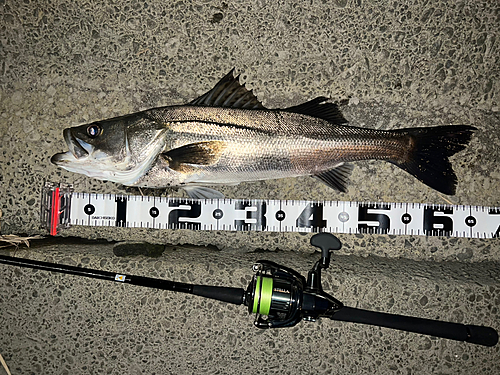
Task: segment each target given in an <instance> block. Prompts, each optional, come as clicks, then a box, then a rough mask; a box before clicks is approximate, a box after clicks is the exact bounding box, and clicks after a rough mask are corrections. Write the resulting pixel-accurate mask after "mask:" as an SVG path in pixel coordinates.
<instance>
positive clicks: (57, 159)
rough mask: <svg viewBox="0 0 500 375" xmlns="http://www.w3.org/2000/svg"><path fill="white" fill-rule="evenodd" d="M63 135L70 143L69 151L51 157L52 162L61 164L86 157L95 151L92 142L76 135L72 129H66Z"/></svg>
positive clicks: (68, 143)
mask: <svg viewBox="0 0 500 375" xmlns="http://www.w3.org/2000/svg"><path fill="white" fill-rule="evenodd" d="M63 136H64V140H65V141H66V144H67V145H68V148H69V151H67V152H60V153H58V154H55V155H54V156H52V158H51V159H50V161H51V163H52V164H55V165H59V164H62V163H65V162H71V161H76V160H79V159H86V158H87V157H88V156H89V155H90V153H91V152H92V151H93V148H94V147H93V146H92V145H91V144H89V143H87V142H84V141H82V140H81V139H79V138H77V137H75V136H74V135H73V134H72V132H71V129H64V131H63Z"/></svg>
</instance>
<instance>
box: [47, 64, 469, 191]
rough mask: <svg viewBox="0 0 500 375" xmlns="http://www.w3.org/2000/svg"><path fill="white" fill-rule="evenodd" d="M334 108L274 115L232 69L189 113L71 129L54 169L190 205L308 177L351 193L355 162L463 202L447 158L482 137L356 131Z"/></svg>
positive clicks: (308, 106) (311, 104)
mask: <svg viewBox="0 0 500 375" xmlns="http://www.w3.org/2000/svg"><path fill="white" fill-rule="evenodd" d="M327 100H328V99H327V98H325V97H318V98H316V99H313V100H311V101H308V102H306V103H303V104H300V105H297V106H293V107H289V108H285V109H268V108H265V107H264V106H263V105H262V104H261V102H260V101H259V100H258V99H257V98H256V97H255V95H254V94H253V93H252V91H249V90H247V89H246V88H245V86H244V85H242V84H240V82H239V76H236V77H235V75H234V69H233V70H231V71H230V72H229V74H227V75H226V76H225V77H224V78H222V80H221V81H219V83H217V85H216V86H215V87H214V88H213V89H212V90H210V91H208V92H207V93H205V94H204V95H202V96H200V97H199V98H197V99H195V100H193V101H192V102H190V103H189V104H187V105H176V106H167V107H161V108H153V109H149V110H146V111H142V112H137V113H133V114H130V115H126V116H121V117H116V118H112V119H108V120H103V121H97V122H93V123H91V124H87V125H81V126H76V127H72V128H67V129H64V131H63V135H64V139H65V140H66V143H67V145H68V148H69V151H67V152H64V153H58V154H55V155H54V156H52V158H51V161H52V163H53V164H55V165H57V166H60V167H62V168H64V169H66V170H68V171H71V172H75V173H81V174H84V175H86V176H89V177H93V178H97V179H100V180H108V181H113V182H117V183H120V184H123V185H126V186H137V187H148V188H165V187H181V188H183V189H184V190H185V191H186V193H187V194H188V195H189V196H190V197H191V198H221V197H223V195H222V194H221V193H220V192H218V191H217V190H214V189H213V185H215V186H217V185H235V184H239V183H240V182H244V181H258V180H267V179H276V178H284V177H297V176H304V175H311V176H314V177H316V178H318V179H319V180H321V181H322V182H324V183H325V184H327V185H328V186H330V187H332V188H334V189H336V190H339V191H341V192H345V191H346V189H347V183H348V178H349V175H350V173H351V171H352V164H350V163H349V162H353V161H358V160H385V161H388V162H390V163H392V164H395V165H396V166H398V167H400V168H402V169H403V170H405V171H407V172H408V173H410V174H411V175H413V176H414V177H416V178H417V179H418V180H420V181H421V182H423V183H424V184H426V185H428V186H430V187H431V188H433V189H436V190H438V191H440V192H442V193H444V194H449V195H452V194H454V193H455V188H456V184H457V177H456V175H455V173H454V171H453V168H452V166H451V163H450V161H449V159H448V158H449V157H450V156H452V155H454V154H455V153H457V152H458V151H460V150H463V149H464V148H465V147H466V145H467V144H468V143H469V141H470V138H471V136H472V133H473V131H474V130H475V128H474V127H472V126H467V125H455V126H436V127H424V128H406V129H399V130H377V129H366V128H360V127H353V126H348V125H346V124H347V120H346V119H345V118H344V116H343V115H342V113H341V112H340V109H339V107H338V105H337V104H335V103H331V102H328V101H327ZM208 186H212V188H209V187H208Z"/></svg>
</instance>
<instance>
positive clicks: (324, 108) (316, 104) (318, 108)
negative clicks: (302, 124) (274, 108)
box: [284, 96, 348, 125]
mask: <svg viewBox="0 0 500 375" xmlns="http://www.w3.org/2000/svg"><path fill="white" fill-rule="evenodd" d="M327 100H328V98H326V97H324V96H320V97H318V98H316V99H313V100H310V101H308V102H305V103H302V104H299V105H296V106H294V107H288V108H285V109H284V111H287V112H293V113H300V114H303V115H308V116H312V117H318V118H320V119H323V120H326V121H328V122H331V123H332V124H336V125H340V124H345V123H347V122H348V121H347V120H346V119H345V118H344V116H343V115H342V113H341V112H340V109H339V106H338V105H337V104H335V103H325V101H327Z"/></svg>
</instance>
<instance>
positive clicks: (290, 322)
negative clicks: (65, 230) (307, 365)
mask: <svg viewBox="0 0 500 375" xmlns="http://www.w3.org/2000/svg"><path fill="white" fill-rule="evenodd" d="M311 245H313V246H315V247H318V248H320V249H321V258H320V259H319V260H318V261H317V262H316V263H315V264H314V266H313V267H312V269H311V270H310V271H309V273H308V275H307V279H306V278H305V277H304V276H302V275H301V274H300V273H298V272H297V271H295V270H293V269H291V268H288V267H285V266H281V265H279V264H277V263H274V262H271V261H267V260H261V261H258V262H257V263H255V264H254V265H253V271H254V272H255V275H254V276H253V278H252V281H251V282H250V284H249V285H248V287H247V289H246V290H245V289H243V288H232V287H221V286H208V285H196V284H188V283H181V282H175V281H170V280H163V279H156V278H151V277H144V276H135V275H125V274H119V273H115V272H109V271H101V270H95V269H88V268H82V267H75V266H68V265H62V264H55V263H49V262H42V261H36V260H30V259H22V258H16V257H10V256H5V255H0V263H3V264H7V265H13V266H20V267H28V268H33V269H38V270H44V271H53V272H59V273H64V274H70V275H76V276H85V277H90V278H94V279H101V280H108V281H115V282H121V283H126V284H132V285H138V286H143V287H148V288H156V289H163V290H170V291H174V292H180V293H189V294H193V295H197V296H201V297H205V298H211V299H215V300H219V301H223V302H227V303H232V304H235V305H246V306H247V307H248V311H249V313H250V314H252V313H253V314H255V322H254V324H255V326H256V327H258V328H281V327H292V326H294V325H296V324H298V323H299V322H300V321H301V320H305V321H312V322H313V321H316V320H317V319H319V318H329V319H332V320H339V321H344V322H353V323H362V324H369V325H374V326H379V327H386V328H392V329H397V330H401V331H407V332H414V333H420V334H424V335H431V336H435V337H440V338H445V339H451V340H457V341H465V342H469V343H472V344H477V345H484V346H495V345H496V344H497V342H498V333H497V331H496V330H495V329H493V328H491V327H485V326H477V325H464V324H459V323H451V322H443V321H438V320H431V319H423V318H417V317H411V316H405V315H396V314H388V313H383V312H376V311H369V310H363V309H358V308H354V307H348V306H344V305H343V304H342V302H340V301H339V300H337V299H335V298H334V297H333V296H331V295H329V294H327V293H326V292H324V291H323V288H322V286H321V270H322V269H327V268H328V267H329V265H330V255H331V254H330V250H338V249H340V248H341V246H342V245H341V242H340V240H339V239H338V238H337V237H335V236H333V235H332V234H329V233H318V234H315V235H314V236H312V237H311Z"/></svg>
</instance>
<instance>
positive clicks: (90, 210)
mask: <svg viewBox="0 0 500 375" xmlns="http://www.w3.org/2000/svg"><path fill="white" fill-rule="evenodd" d="M42 222H43V223H45V225H46V226H47V228H48V229H49V230H50V233H51V234H52V235H55V234H57V230H58V228H61V227H65V226H71V225H83V226H93V227H97V226H110V227H127V228H154V229H192V230H219V231H220V230H222V231H266V232H330V233H351V234H355V233H378V234H391V235H425V236H450V237H469V238H495V237H500V207H482V206H464V205H436V204H420V203H363V202H343V201H291V200H254V199H252V200H247V199H186V198H166V197H155V196H135V195H116V194H89V193H78V192H73V191H72V189H71V187H70V186H68V185H63V184H60V185H55V184H51V183H48V184H46V186H45V188H44V190H43V197H42Z"/></svg>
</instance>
